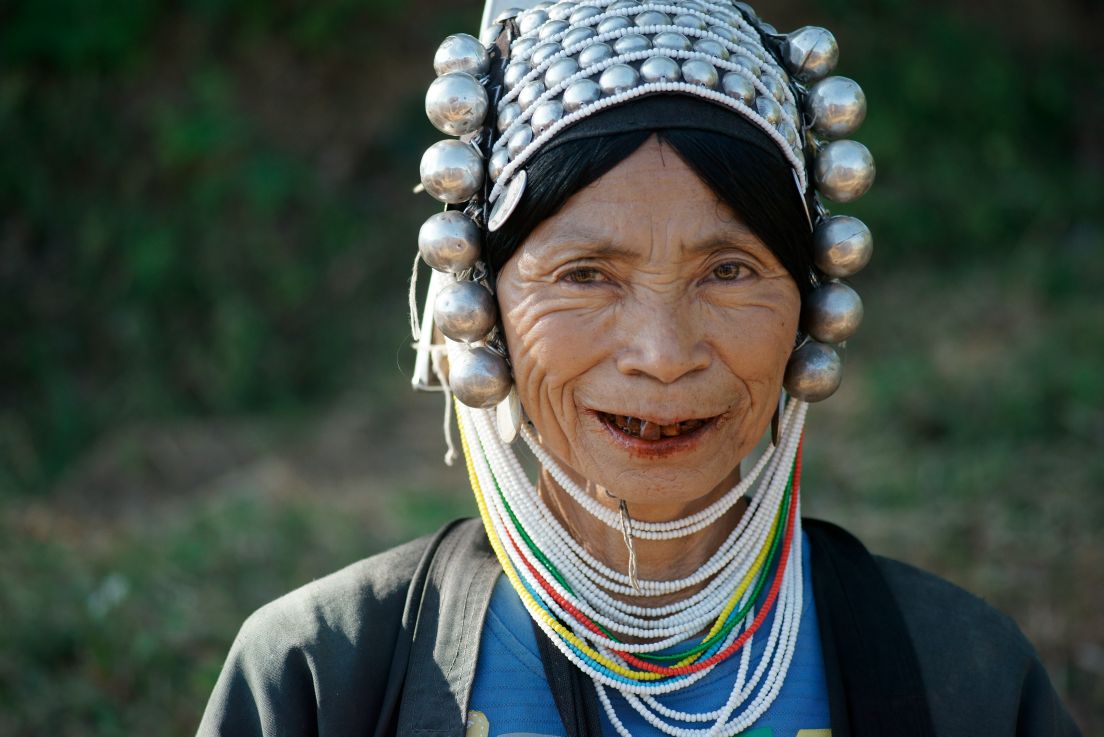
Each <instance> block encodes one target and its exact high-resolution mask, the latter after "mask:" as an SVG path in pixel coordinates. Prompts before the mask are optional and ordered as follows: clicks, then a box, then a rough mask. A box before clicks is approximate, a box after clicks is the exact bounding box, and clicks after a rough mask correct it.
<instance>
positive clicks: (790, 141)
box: [778, 118, 798, 149]
mask: <svg viewBox="0 0 1104 737" xmlns="http://www.w3.org/2000/svg"><path fill="white" fill-rule="evenodd" d="M790 120H792V118H788V119H784V120H782V122H780V123H779V124H778V132H779V133H781V134H782V137H783V138H785V139H786V144H787V145H789V147H790V148H791V149H792V148H796V147H797V143H798V137H797V129H796V128H794V127H793V123H790V122H789V121H790Z"/></svg>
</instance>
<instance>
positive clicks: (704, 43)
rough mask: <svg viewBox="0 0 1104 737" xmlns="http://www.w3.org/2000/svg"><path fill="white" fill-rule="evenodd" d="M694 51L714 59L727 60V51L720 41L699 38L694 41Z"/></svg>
mask: <svg viewBox="0 0 1104 737" xmlns="http://www.w3.org/2000/svg"><path fill="white" fill-rule="evenodd" d="M694 51H697V52H698V53H700V54H707V55H709V56H712V57H713V58H715V59H724V60H727V59H728V49H726V48H725V47H724V46H723V45H722V44H721V42H720V41H714V40H712V39H709V38H699V39H698V40H697V41H695V42H694Z"/></svg>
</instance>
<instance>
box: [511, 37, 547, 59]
mask: <svg viewBox="0 0 1104 737" xmlns="http://www.w3.org/2000/svg"><path fill="white" fill-rule="evenodd" d="M540 42H541V41H540V39H539V38H537V37H536V36H529V37H528V38H519V39H518V40H517V41H514V43H513V44H512V45H511V46H510V58H511V59H515V60H518V61H525V60H526V59H528V58H529V54H530V52H532V50H533V47H535V46H536V45H537V44H539V43H540Z"/></svg>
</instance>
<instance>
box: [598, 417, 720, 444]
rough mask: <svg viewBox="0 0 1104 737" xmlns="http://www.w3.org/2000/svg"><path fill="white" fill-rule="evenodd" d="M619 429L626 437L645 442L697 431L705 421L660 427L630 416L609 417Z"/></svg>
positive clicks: (676, 423)
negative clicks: (641, 439) (640, 439)
mask: <svg viewBox="0 0 1104 737" xmlns="http://www.w3.org/2000/svg"><path fill="white" fill-rule="evenodd" d="M608 417H609V420H610V422H612V423H613V424H614V425H615V426H617V429H618V430H620V431H621V432H623V433H625V434H626V435H633V436H635V437H638V438H643V439H644V440H659V439H660V438H673V437H675V436H678V435H681V434H682V433H684V432H690V431H691V430H696V429H697V428H699V427H701V426H702V425H704V424H705V420H686V421H684V422H674V423H672V424H670V425H660V424H659V423H657V422H651V421H649V420H641V419H640V418H639V417H631V416H629V415H608Z"/></svg>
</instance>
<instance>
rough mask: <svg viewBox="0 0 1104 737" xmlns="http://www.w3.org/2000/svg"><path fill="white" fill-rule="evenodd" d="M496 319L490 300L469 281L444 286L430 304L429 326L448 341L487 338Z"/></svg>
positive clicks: (489, 294) (476, 285) (493, 302)
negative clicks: (431, 324)
mask: <svg viewBox="0 0 1104 737" xmlns="http://www.w3.org/2000/svg"><path fill="white" fill-rule="evenodd" d="M497 319H498V309H497V307H496V305H495V301H494V297H493V296H491V293H490V292H489V291H487V288H486V287H484V286H483V285H482V284H478V283H476V282H473V281H454V282H452V283H451V284H447V285H445V287H444V288H443V289H441V291H440V292H438V293H437V299H435V300H434V302H433V324H434V325H436V326H437V327H439V328H440V329H441V332H442V333H444V334H445V335H446V336H447V337H448V338H450V339H452V340H456V341H460V342H463V343H471V342H473V341H476V340H482V339H483V338H485V337H487V333H489V332H491V328H493V327H494V326H495V320H497Z"/></svg>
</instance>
